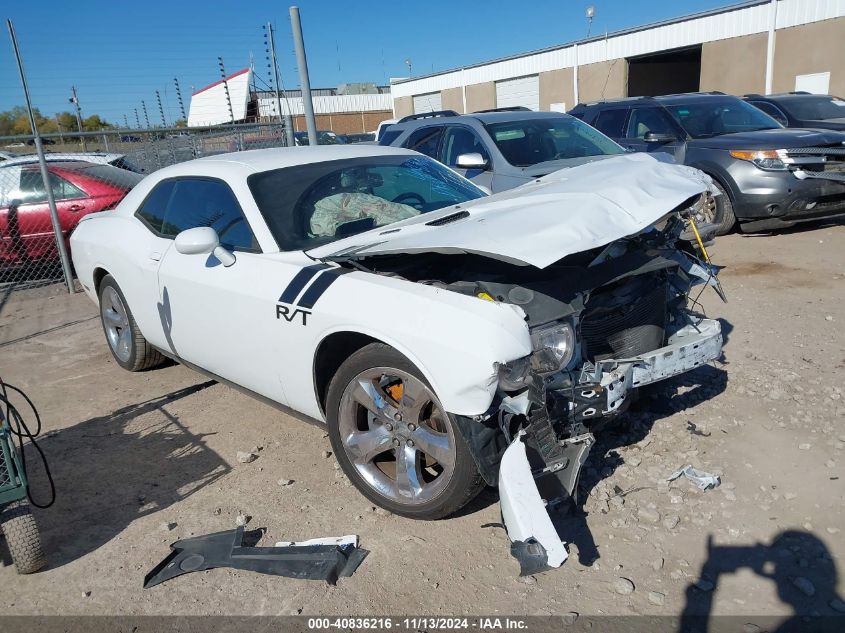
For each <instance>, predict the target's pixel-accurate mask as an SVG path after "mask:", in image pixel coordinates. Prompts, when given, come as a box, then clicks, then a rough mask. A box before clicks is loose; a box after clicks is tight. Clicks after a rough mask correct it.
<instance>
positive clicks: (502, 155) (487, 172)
mask: <svg viewBox="0 0 845 633" xmlns="http://www.w3.org/2000/svg"><path fill="white" fill-rule="evenodd" d="M379 144H381V145H392V146H394V147H405V148H408V149H413V150H416V151H418V152H420V153H422V154H425V155H427V156H430V157H431V158H434V159H435V160H439V161H440V162H441V163H443V164H444V165H446V166H448V167H451V168H452V169H454V170H455V171H457V172H458V173H460V174H461V175H463V176H465V177H466V178H469V179H470V180H472V181H473V182H474V183H475V184H476V185H479V186H481V187H485V188H487V189H489V190H490V191H491V192H492V193H498V192H499V191H505V190H507V189H513V188H514V187H517V186H519V185H521V184H523V183H526V182H528V181H530V180H532V179H534V178H539V177H540V176H545V175H546V174H549V173H551V172H553V171H557V170H559V169H565V168H567V167H574V166H576V165H582V164H584V163H589V162H592V161H596V160H602V159H604V158H607V157H608V156H616V155H618V154H623V153H625V150H624V149H623V148H622V147H621V146H619V145H617V144H616V143H615V142H614V141H612V140H610V139H609V138H608V137H607V136H605V135H604V134H602V133H601V132H599V131H598V130H596V129H595V128H592V127H590V126H589V125H587V124H586V123H583V122H582V121H579V120H578V119H576V118H575V117H572V116H569V115H568V114H561V113H558V112H532V111H531V110H526V109H522V108H520V109H503V110H489V111H483V112H474V113H472V114H465V115H459V114H458V113H457V112H454V111H452V110H444V111H440V112H427V113H424V114H414V115H411V116H407V117H405V118H404V119H400V121H399V122H398V123H395V124H393V125H391V126H390V127H389V128H388V129H387V130H386V131H385V132H384V134H383V135H382V138H381V140H380V141H379Z"/></svg>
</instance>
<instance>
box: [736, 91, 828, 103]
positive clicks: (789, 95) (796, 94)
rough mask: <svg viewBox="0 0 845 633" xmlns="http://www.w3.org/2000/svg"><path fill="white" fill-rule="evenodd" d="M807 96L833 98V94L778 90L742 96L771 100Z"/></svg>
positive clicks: (791, 99) (796, 99) (804, 97)
mask: <svg viewBox="0 0 845 633" xmlns="http://www.w3.org/2000/svg"><path fill="white" fill-rule="evenodd" d="M807 97H813V98H819V97H823V98H824V97H826V98H828V99H833V98H835V97H833V95H824V94H815V93H812V92H778V93H774V94H770V95H758V94H748V95H745V96H744V97H743V98H744V99H749V100H751V99H753V100H760V99H764V100H765V99H769V100H771V101H799V100H801V99H806V98H807Z"/></svg>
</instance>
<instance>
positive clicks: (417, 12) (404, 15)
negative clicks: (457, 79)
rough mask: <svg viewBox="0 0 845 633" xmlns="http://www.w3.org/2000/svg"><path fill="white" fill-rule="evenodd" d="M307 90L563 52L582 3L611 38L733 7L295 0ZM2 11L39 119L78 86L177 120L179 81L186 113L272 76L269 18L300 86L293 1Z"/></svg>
mask: <svg viewBox="0 0 845 633" xmlns="http://www.w3.org/2000/svg"><path fill="white" fill-rule="evenodd" d="M298 4H299V7H300V12H301V18H302V26H303V32H304V38H305V45H306V51H307V55H308V65H309V70H310V76H311V86H312V87H313V88H318V87H320V88H322V87H335V86H337V85H338V84H340V83H351V82H375V83H379V84H386V83H388V82H389V79H390V78H391V77H405V76H407V75H408V67H407V66H406V64H405V60H406V59H410V60H411V64H412V66H411V70H412V73H413V75H422V74H427V73H431V72H436V71H440V70H446V69H449V68H454V67H458V66H461V65H465V64H472V63H476V62H483V61H486V60H489V59H493V58H496V57H502V56H505V55H511V54H515V53H522V52H526V51H530V50H534V49H538V48H543V47H546V46H551V45H555V44H561V43H564V42H567V41H570V40H573V39H579V38H582V37H584V36H585V35H586V32H587V20H586V18H585V9H586V7H587V6H588V5H590V4H592V5H593V6H595V8H596V14H595V18H594V20H593V24H592V33H593V34H594V35H595V34H600V33H604V32H606V31H610V32H612V31H616V30H619V29H624V28H628V27H633V26H639V25H642V24H647V23H650V22H655V21H659V20H664V19H668V18H674V17H681V16H684V15H688V14H690V13H694V12H698V11H704V10H707V9H712V8H716V7H721V6H727V5H731V4H736V1H735V0H682V1H680V2H679V1H678V0H533V1H532V2H524V1H523V2H514V1H513V0H510V1H505V0H483V1H481V2H458V1H455V0H449V1H445V0H426V1H425V2H419V1H414V2H406V1H404V0H390V1H384V0H367V1H363V0H359V1H358V2H352V1H346V2H345V1H343V0H301V1H300V2H299V3H298ZM3 5H4V6H3V11H0V15H2V16H3V18H4V19H11V20H12V22H13V23H14V27H15V31H16V33H17V38H18V45H19V47H20V49H21V55H22V57H23V63H24V69H25V71H26V75H27V80H28V83H29V88H30V93H31V96H32V100H33V105H34V106H35V107H37V108H39V109H40V110H41V112H42V114H44V115H47V116H52V115H53V114H55V113H56V112H60V111H64V110H70V109H71V107H72V106H71V104H70V103H69V102H68V98H69V97H70V91H71V86H76V89H77V93H78V96H79V102H80V105H81V107H82V114H83V116H89V115H91V114H99V115H100V116H102V117H104V118H105V119H106V120H107V121H109V122H111V123H114V124H117V125H123V124H124V116H125V117H126V120H127V121H128V124H129V125H130V126H134V125H135V120H134V119H135V114H134V111H135V109H137V110H138V112H139V115H140V117H141V123H142V125H143V124H144V118H143V114H142V108H141V102H142V100H143V101H144V102H145V103H146V108H147V112H148V115H149V119H150V122H151V123H152V124H153V125H158V124H160V123H161V116H160V113H159V110H158V105H157V102H156V95H155V91H156V90H158V91H159V93H160V94H161V99H162V107H163V109H164V115H165V120H166V122H167V123H168V124H171V123H172V122H173V121H174V120H175V119H177V118H179V116H180V113H179V106H178V100H177V98H176V89H175V85H174V78H178V80H179V83H180V86H181V91H182V96H183V99H184V101H185V108H186V109H187V107H188V101H189V98H190V93H191V92H192V88H193V89H199V88H201V87H203V86H205V85H207V84H209V83H212V82H214V81H216V80H218V79H220V71H219V68H218V62H217V58H218V56H222V57H223V60H224V64H225V69H226V72H227V74H231V73H232V72H234V71H236V70H239V69H242V68H245V67H247V66H248V65H249V63H250V53H252V55H253V58H254V67H255V70H256V74H257V76H258V80H257V83H258V85H259V87H262V80H264V81H266V80H267V79H268V75H267V71H268V68H267V65H268V62H267V59H266V56H265V47H264V39H263V33H264V32H263V30H262V24H266V23H267V22H272V23H273V24H274V28H275V33H276V49H277V54H278V57H279V69H280V72H281V75H282V83H283V84H284V86H285V87H287V88H295V87H298V85H299V81H298V75H297V68H296V61H295V57H294V53H293V43H292V37H291V31H290V19H289V16H288V11H287V9H288V7H289V6H290V5H289V4H288V3H284V2H260V1H259V2H249V1H244V0H241V1H239V2H232V1H230V0H205V1H203V2H199V1H198V0H168V1H164V0H145V1H144V2H119V1H118V2H115V1H114V0H108V1H103V0H76V1H72V2H69V1H67V0H41V1H39V2H8V1H7V2H4V3H3ZM0 86H2V90H0V111H4V110H8V109H9V108H11V107H13V106H16V105H22V104H23V103H24V99H23V92H22V90H21V84H20V79H19V76H18V72H17V67H16V65H15V59H14V52H13V49H12V45H11V41H10V39H9V37H8V33H7V31H6V29H5V28H4V29H3V33H2V35H0Z"/></svg>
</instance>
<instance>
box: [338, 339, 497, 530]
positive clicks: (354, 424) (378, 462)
mask: <svg viewBox="0 0 845 633" xmlns="http://www.w3.org/2000/svg"><path fill="white" fill-rule="evenodd" d="M388 383H389V384H390V386H384V385H386V384H388ZM400 385H401V387H400ZM364 386H366V387H364ZM353 394H355V395H353ZM410 394H413V396H411V395H410ZM394 398H398V400H397V399H394ZM361 400H364V401H365V402H366V404H367V405H368V406H365V405H364V404H362V403H361ZM373 409H375V410H376V411H377V414H376V413H373V412H372V410H373ZM326 418H327V421H328V431H329V438H330V440H331V444H332V448H333V449H334V454H335V458H336V459H337V461H338V463H339V464H340V467H341V468H342V469H343V472H344V473H345V474H346V476H347V477H349V480H350V481H351V482H352V483H353V484H354V485H355V487H356V488H358V490H359V491H360V492H361V493H362V494H363V495H364V496H365V497H367V498H368V499H369V500H370V501H372V502H373V503H375V504H377V505H379V506H381V507H382V508H384V509H386V510H389V511H390V512H393V513H394V514H399V515H401V516H405V517H409V518H412V519H423V520H433V519H441V518H443V517H446V516H448V515H450V514H452V513H454V512H456V511H457V510H459V509H460V508H461V507H463V506H464V505H466V504H467V503H469V501H471V500H472V499H473V498H474V497H475V496H476V495H477V494H478V492H479V491H480V490H481V489H482V488H483V487H484V480H483V479H482V477H481V475H480V473H479V472H478V468H477V467H476V465H475V461H474V460H473V458H472V455H471V454H470V452H469V448H468V446H467V445H466V442H465V441H464V439H463V436H462V435H461V433H460V430H459V429H458V426H457V424H456V423H455V420H454V419H453V417H452V416H451V415H450V414H448V413H446V412H445V410H444V409H443V408H442V405H441V404H440V402H439V401H438V400H437V397H436V395H435V394H434V392H433V390H432V389H431V386H430V385H429V384H428V381H426V379H425V377H424V376H423V375H422V372H420V370H419V369H417V368H416V367H415V366H414V365H413V363H411V362H410V361H409V360H408V359H407V358H405V356H403V355H402V354H400V353H399V352H398V351H396V350H395V349H393V348H392V347H390V346H388V345H384V344H383V343H372V344H370V345H367V346H366V347H363V348H362V349H360V350H358V351H357V352H355V353H354V354H352V355H351V356H350V357H349V358H348V359H346V361H344V363H343V364H342V365H341V366H340V368H339V369H338V371H337V373H336V374H335V375H334V377H333V378H332V380H331V382H330V384H329V389H328V397H327V400H326ZM432 453H436V454H437V455H438V456H439V458H438V459H436V458H434V457H432V456H431V455H432ZM400 460H401V463H400ZM412 469H413V470H412ZM441 477H442V478H443V479H441Z"/></svg>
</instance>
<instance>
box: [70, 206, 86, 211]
mask: <svg viewBox="0 0 845 633" xmlns="http://www.w3.org/2000/svg"><path fill="white" fill-rule="evenodd" d="M68 208H69V209H70V210H71V211H74V212H76V211H82V210H83V209H84V208H85V205H84V204H72V205H70V206H69V207H68Z"/></svg>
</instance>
